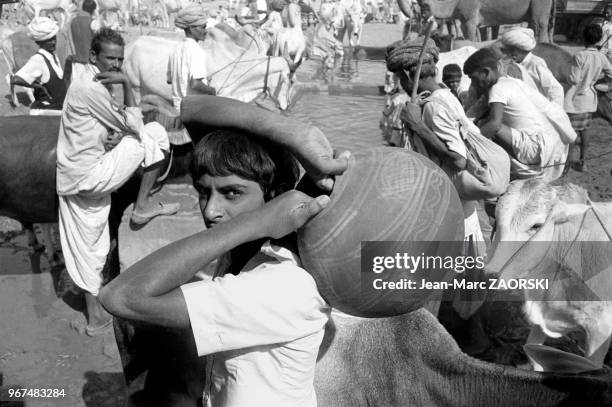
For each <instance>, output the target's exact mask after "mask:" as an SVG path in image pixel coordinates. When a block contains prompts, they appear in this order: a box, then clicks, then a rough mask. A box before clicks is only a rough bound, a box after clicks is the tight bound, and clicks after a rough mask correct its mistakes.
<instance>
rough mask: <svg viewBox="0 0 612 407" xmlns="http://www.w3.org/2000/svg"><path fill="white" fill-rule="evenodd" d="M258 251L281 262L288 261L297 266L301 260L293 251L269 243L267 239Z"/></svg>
mask: <svg viewBox="0 0 612 407" xmlns="http://www.w3.org/2000/svg"><path fill="white" fill-rule="evenodd" d="M259 251H260V252H261V253H262V254H264V255H266V256H268V257H272V258H274V259H276V260H278V261H279V262H281V263H284V262H289V263H291V264H295V265H297V266H301V261H300V259H299V257H298V256H297V254H295V253H293V252H292V251H291V250H289V249H287V248H286V247H283V246H278V245H276V244H273V243H271V242H270V241H269V240H268V241H266V242H265V243H264V244H263V245H262V246H261V249H259Z"/></svg>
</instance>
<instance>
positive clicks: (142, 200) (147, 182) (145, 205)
mask: <svg viewBox="0 0 612 407" xmlns="http://www.w3.org/2000/svg"><path fill="white" fill-rule="evenodd" d="M145 129H146V130H145V131H144V132H143V135H142V137H143V141H142V143H143V144H144V150H145V154H144V160H143V162H144V163H145V164H147V163H150V164H149V165H148V166H147V167H146V168H145V169H144V173H143V176H142V179H141V181H140V189H139V190H138V197H137V198H136V203H135V204H134V211H133V212H132V218H131V220H132V222H134V223H136V224H139V225H142V224H145V223H147V222H149V221H150V220H151V219H153V218H154V217H156V216H159V215H173V214H175V213H176V212H178V210H179V209H180V204H178V203H173V204H168V203H162V202H160V201H158V200H156V199H153V197H152V194H151V190H152V189H153V186H154V185H155V181H156V180H157V179H158V177H159V175H160V174H161V173H162V171H163V170H164V168H165V164H167V160H168V151H169V150H170V143H169V141H168V133H167V132H166V131H165V130H164V128H163V127H162V126H161V125H159V124H158V123H154V122H153V123H149V124H147V125H146V126H145Z"/></svg>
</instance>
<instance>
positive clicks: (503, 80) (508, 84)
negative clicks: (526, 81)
mask: <svg viewBox="0 0 612 407" xmlns="http://www.w3.org/2000/svg"><path fill="white" fill-rule="evenodd" d="M519 82H522V81H521V80H520V79H516V78H512V77H510V76H502V77H500V78H499V79H498V80H497V82H495V83H494V84H493V86H491V89H495V90H506V89H508V90H512V89H513V88H515V87H516V86H517V84H518V83H519Z"/></svg>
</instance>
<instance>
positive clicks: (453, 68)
mask: <svg viewBox="0 0 612 407" xmlns="http://www.w3.org/2000/svg"><path fill="white" fill-rule="evenodd" d="M461 76H462V72H461V67H460V66H459V65H457V64H448V65H444V68H443V69H442V82H444V81H446V80H449V79H461Z"/></svg>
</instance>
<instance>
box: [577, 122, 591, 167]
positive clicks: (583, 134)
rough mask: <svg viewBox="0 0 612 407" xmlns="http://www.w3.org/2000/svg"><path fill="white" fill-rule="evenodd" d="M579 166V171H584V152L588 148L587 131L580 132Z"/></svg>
mask: <svg viewBox="0 0 612 407" xmlns="http://www.w3.org/2000/svg"><path fill="white" fill-rule="evenodd" d="M580 133H581V134H580V164H579V167H578V169H579V171H586V168H587V166H586V152H587V148H588V146H589V136H588V135H587V130H586V129H585V130H582V131H581V132H580Z"/></svg>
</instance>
